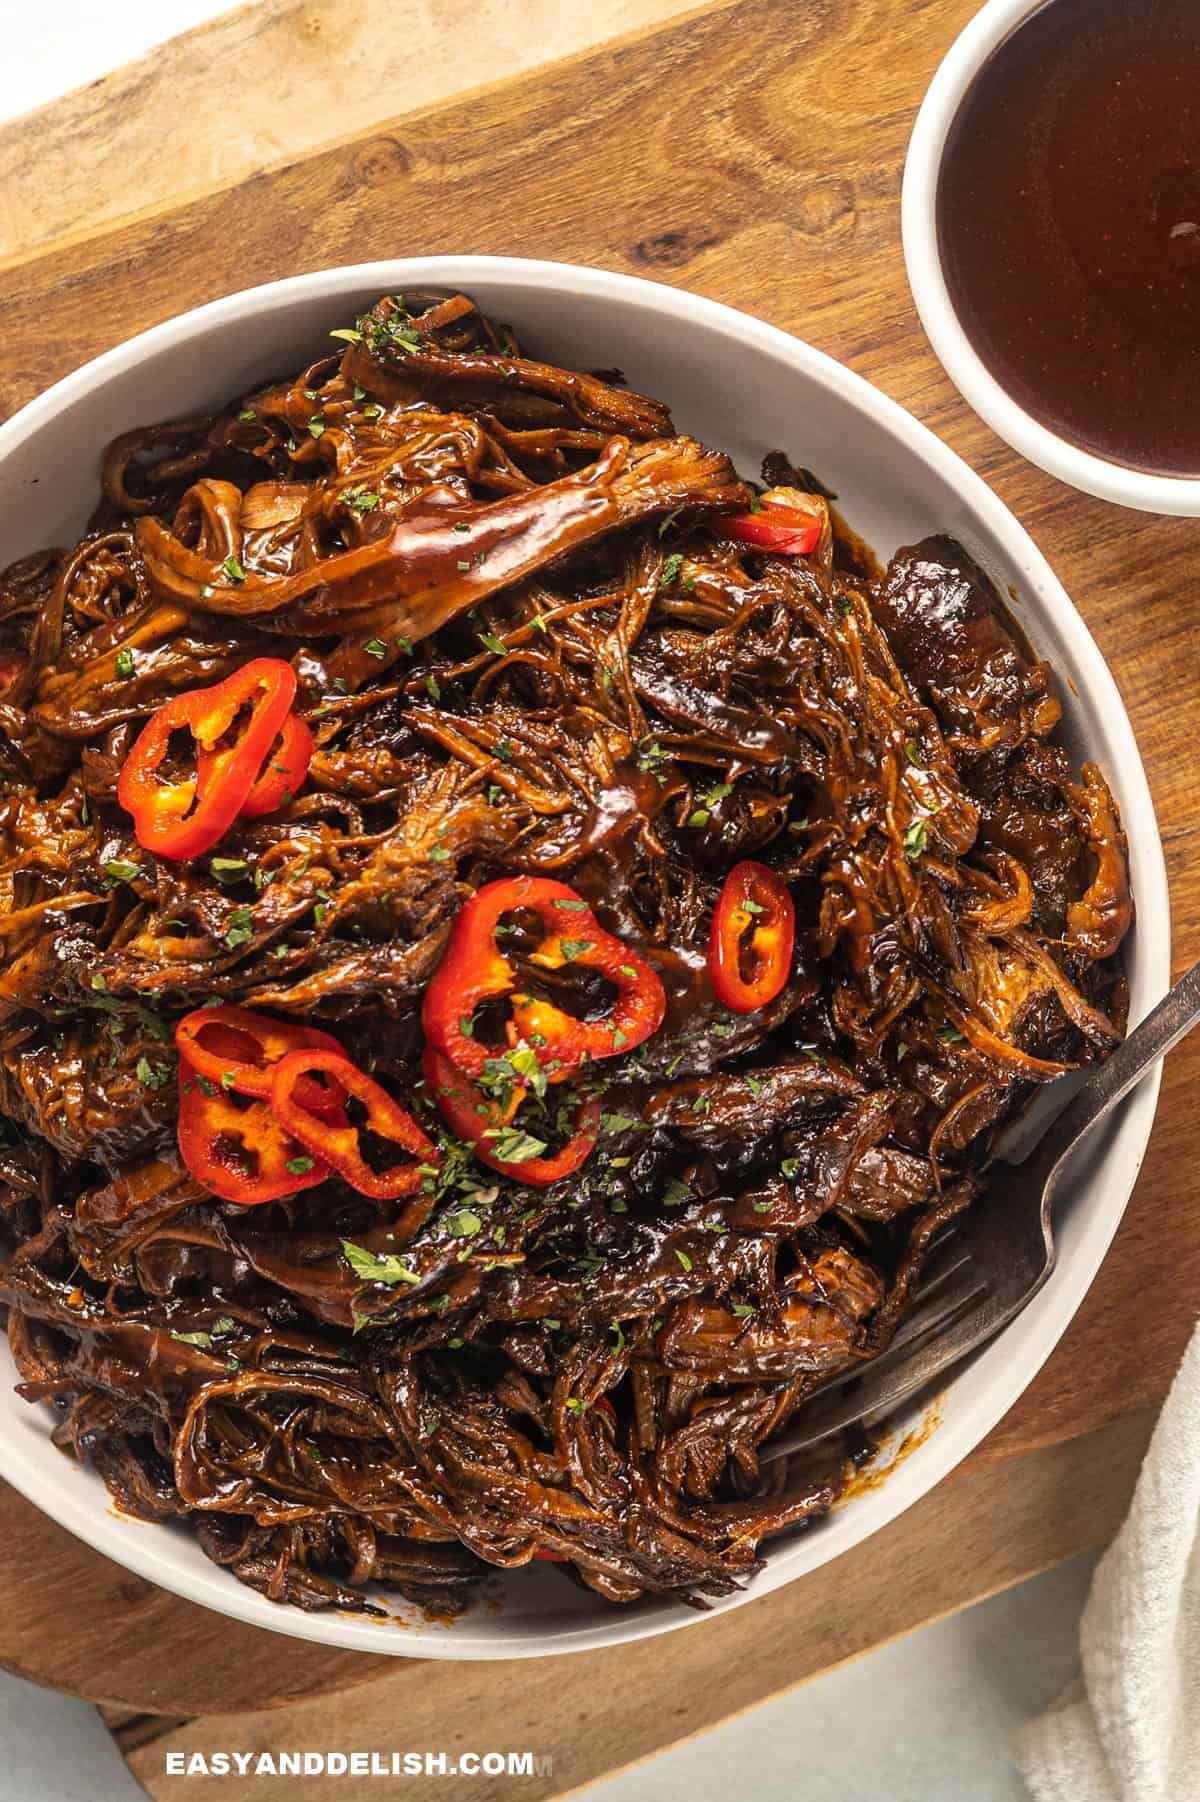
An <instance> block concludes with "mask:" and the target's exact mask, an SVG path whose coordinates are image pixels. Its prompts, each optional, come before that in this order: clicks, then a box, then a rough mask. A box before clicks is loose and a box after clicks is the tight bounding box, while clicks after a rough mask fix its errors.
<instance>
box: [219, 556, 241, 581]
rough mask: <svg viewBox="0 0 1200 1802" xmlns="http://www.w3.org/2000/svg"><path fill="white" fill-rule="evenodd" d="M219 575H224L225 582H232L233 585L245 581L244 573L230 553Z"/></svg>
mask: <svg viewBox="0 0 1200 1802" xmlns="http://www.w3.org/2000/svg"><path fill="white" fill-rule="evenodd" d="M221 573H222V574H223V575H224V577H225V579H226V581H228V582H232V583H234V584H235V585H236V584H237V583H238V582H244V581H245V580H246V572H245V570H244V569H243V568H242V566H241V564H240V563H239V562H238V560H237V558H236V557H235V556H234V554H233V552H232V551H230V553H229V555H228V557H226V559H225V561H224V563H222V565H221Z"/></svg>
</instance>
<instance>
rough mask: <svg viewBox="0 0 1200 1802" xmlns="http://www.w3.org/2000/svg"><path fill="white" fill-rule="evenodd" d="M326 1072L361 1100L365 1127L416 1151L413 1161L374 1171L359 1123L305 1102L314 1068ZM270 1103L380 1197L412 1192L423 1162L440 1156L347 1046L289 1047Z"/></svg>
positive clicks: (330, 1160)
mask: <svg viewBox="0 0 1200 1802" xmlns="http://www.w3.org/2000/svg"><path fill="white" fill-rule="evenodd" d="M318 1071H320V1072H322V1073H323V1074H324V1075H325V1076H326V1078H327V1079H328V1081H329V1084H330V1088H331V1090H333V1091H334V1092H335V1093H336V1091H337V1089H342V1090H344V1091H345V1093H346V1094H347V1096H349V1097H351V1098H352V1099H354V1100H356V1101H360V1102H361V1103H362V1105H363V1108H364V1109H365V1112H366V1119H365V1122H364V1125H365V1128H366V1130H367V1131H369V1132H371V1133H374V1134H375V1135H376V1137H378V1138H380V1139H387V1140H388V1141H389V1142H390V1143H391V1144H393V1145H398V1146H399V1147H400V1148H401V1150H402V1151H407V1152H410V1153H411V1154H412V1158H413V1162H412V1163H404V1164H393V1165H392V1166H391V1168H390V1169H387V1170H372V1169H371V1167H370V1165H369V1164H368V1163H367V1162H366V1159H365V1158H364V1157H363V1154H362V1141H361V1132H360V1128H359V1127H357V1126H355V1125H353V1124H352V1123H351V1122H350V1121H349V1120H347V1119H346V1118H345V1116H344V1115H343V1116H342V1118H341V1119H339V1120H332V1119H330V1118H329V1116H328V1108H327V1109H326V1112H325V1113H324V1114H323V1115H318V1114H317V1113H315V1112H313V1111H312V1110H311V1109H310V1108H309V1107H307V1106H306V1105H305V1103H304V1100H303V1097H304V1094H305V1093H306V1088H307V1084H309V1083H311V1082H312V1080H313V1077H314V1073H316V1072H318ZM271 1106H272V1107H273V1108H274V1110H275V1115H276V1118H277V1119H278V1121H279V1123H280V1125H281V1126H282V1127H283V1128H284V1130H285V1131H287V1132H289V1133H291V1135H292V1137H293V1138H295V1139H299V1141H300V1143H301V1144H302V1145H303V1146H305V1147H306V1148H307V1150H309V1151H311V1152H312V1153H313V1155H314V1157H318V1158H321V1159H322V1160H323V1161H324V1162H325V1163H327V1164H329V1165H330V1166H331V1167H332V1168H333V1169H334V1170H336V1171H337V1173H338V1175H339V1176H343V1177H345V1179H346V1181H347V1182H348V1183H349V1184H350V1186H351V1188H353V1189H357V1190H358V1192H359V1194H360V1195H371V1196H374V1197H375V1198H376V1199H377V1200H379V1201H392V1200H394V1199H395V1198H396V1197H397V1196H400V1195H411V1194H412V1192H413V1190H414V1189H417V1188H419V1187H420V1184H421V1180H422V1177H423V1176H424V1175H426V1174H427V1172H426V1171H423V1170H422V1169H421V1166H422V1164H426V1165H432V1166H433V1167H434V1168H436V1167H437V1166H438V1164H440V1162H441V1158H440V1156H439V1153H438V1151H437V1148H436V1146H435V1145H434V1143H433V1141H432V1139H430V1138H428V1137H427V1135H426V1134H425V1133H424V1132H423V1131H422V1130H421V1128H420V1127H419V1126H418V1125H417V1122H416V1121H415V1120H414V1119H413V1117H412V1115H411V1114H410V1113H409V1112H408V1110H407V1108H403V1107H401V1105H400V1103H399V1102H398V1101H395V1100H393V1098H392V1096H390V1095H389V1094H388V1092H387V1090H386V1089H384V1088H381V1087H380V1085H379V1084H378V1083H377V1082H376V1081H375V1079H374V1077H371V1076H368V1075H367V1073H366V1071H365V1070H360V1069H359V1068H358V1065H357V1064H352V1063H351V1062H350V1059H349V1058H348V1057H347V1056H346V1054H345V1052H344V1051H323V1050H321V1049H319V1048H316V1049H313V1050H305V1051H289V1053H288V1054H287V1056H286V1057H285V1058H284V1059H283V1060H282V1062H281V1063H279V1064H278V1065H277V1066H276V1069H275V1074H274V1076H273V1078H272V1080H271Z"/></svg>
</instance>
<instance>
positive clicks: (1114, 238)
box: [937, 0, 1200, 476]
mask: <svg viewBox="0 0 1200 1802" xmlns="http://www.w3.org/2000/svg"><path fill="white" fill-rule="evenodd" d="M937 227H938V244H939V250H940V254H941V259H942V267H943V270H944V272H945V277H946V283H947V286H948V288H949V291H950V298H951V300H952V302H953V304H954V308H955V311H956V313H957V314H958V318H959V323H960V325H961V326H962V328H963V330H964V331H965V332H966V334H967V336H968V338H969V339H970V340H971V343H972V344H973V345H974V347H975V350H976V352H977V353H978V355H979V356H980V357H981V358H982V360H983V361H984V363H986V364H987V366H988V368H989V370H990V371H991V373H992V374H993V375H994V376H995V378H996V379H997V381H999V382H1000V383H1001V385H1002V386H1003V387H1004V388H1006V389H1007V390H1008V392H1009V393H1010V394H1011V395H1012V397H1013V399H1014V400H1016V401H1018V402H1019V403H1020V405H1021V406H1023V407H1024V408H1025V409H1026V410H1027V411H1028V412H1030V413H1032V414H1033V415H1034V417H1035V418H1037V419H1039V420H1041V422H1042V423H1043V424H1044V425H1047V426H1049V427H1050V428H1051V429H1052V430H1054V431H1055V432H1058V433H1059V434H1060V435H1061V436H1062V437H1064V438H1068V439H1070V440H1072V441H1073V442H1074V443H1075V444H1077V445H1079V446H1081V447H1082V448H1083V449H1085V450H1089V451H1093V452H1096V453H1097V454H1098V455H1100V456H1102V457H1106V458H1108V459H1109V460H1110V461H1112V462H1115V463H1122V464H1126V465H1128V466H1130V467H1132V468H1135V469H1139V470H1144V471H1147V472H1150V473H1154V474H1160V475H1190V476H1200V0H1051V3H1050V4H1049V5H1047V6H1045V7H1044V8H1043V9H1042V10H1041V11H1040V12H1038V13H1035V14H1034V16H1033V17H1032V18H1031V19H1029V20H1027V21H1026V23H1025V24H1024V25H1022V26H1020V27H1019V28H1018V29H1017V30H1016V31H1015V32H1014V33H1013V34H1012V36H1011V37H1010V38H1009V39H1008V41H1007V42H1006V43H1004V44H1002V45H1001V46H1000V48H999V49H998V50H996V51H995V52H994V53H993V54H992V56H991V57H990V58H989V59H988V61H987V62H986V63H985V64H984V66H983V68H982V69H981V70H980V71H979V74H978V75H977V76H976V78H975V80H974V82H973V83H972V85H971V87H970V88H969V89H968V91H967V93H966V95H965V96H964V98H963V101H962V105H961V106H960V107H959V110H958V114H957V116H956V118H955V120H954V123H953V125H952V126H951V129H950V133H949V136H948V138H947V143H946V150H945V154H944V157H943V161H942V169H941V175H940V178H939V183H938V196H937Z"/></svg>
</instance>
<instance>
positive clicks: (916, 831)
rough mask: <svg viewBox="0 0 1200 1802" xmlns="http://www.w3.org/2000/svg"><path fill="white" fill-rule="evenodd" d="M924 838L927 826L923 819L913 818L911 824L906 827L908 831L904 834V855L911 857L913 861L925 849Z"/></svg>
mask: <svg viewBox="0 0 1200 1802" xmlns="http://www.w3.org/2000/svg"><path fill="white" fill-rule="evenodd" d="M926 838H927V828H926V823H925V821H924V820H923V819H920V820H914V821H913V823H912V825H911V826H910V827H909V828H908V831H907V832H906V833H905V834H904V852H905V855H906V856H907V857H911V858H912V860H913V862H914V863H915V862H916V860H917V858H918V857H920V855H921V853H922V851H924V849H925V842H926Z"/></svg>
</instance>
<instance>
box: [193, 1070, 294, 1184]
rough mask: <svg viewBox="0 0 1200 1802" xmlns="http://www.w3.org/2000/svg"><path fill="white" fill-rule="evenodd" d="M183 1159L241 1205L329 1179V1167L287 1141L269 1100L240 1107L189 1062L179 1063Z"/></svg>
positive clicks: (199, 1178) (199, 1176) (202, 1180)
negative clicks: (192, 1067) (190, 1065)
mask: <svg viewBox="0 0 1200 1802" xmlns="http://www.w3.org/2000/svg"><path fill="white" fill-rule="evenodd" d="M178 1130H179V1155H180V1157H181V1158H182V1159H183V1161H184V1163H185V1164H186V1165H187V1168H188V1170H189V1171H190V1172H191V1174H192V1175H193V1176H194V1177H195V1178H196V1181H197V1182H200V1183H203V1184H204V1185H205V1187H206V1188H208V1189H211V1190H212V1192H213V1194H214V1195H219V1196H220V1197H221V1200H222V1201H235V1202H237V1203H238V1204H239V1205H240V1206H241V1207H245V1208H249V1207H257V1206H259V1205H260V1204H261V1203H262V1202H264V1201H278V1200H279V1199H280V1197H281V1196H284V1195H294V1194H296V1192H297V1191H298V1190H300V1189H311V1188H312V1187H313V1185H314V1184H315V1183H321V1182H324V1181H325V1178H326V1177H327V1176H328V1175H329V1166H328V1165H327V1164H325V1163H323V1162H322V1160H321V1159H320V1158H319V1157H315V1156H314V1155H313V1154H312V1153H311V1152H310V1151H309V1150H308V1149H307V1148H306V1147H305V1146H303V1145H300V1144H298V1143H297V1142H296V1141H295V1140H294V1139H291V1138H289V1137H288V1135H287V1133H286V1132H285V1131H284V1129H283V1127H282V1126H280V1124H279V1121H278V1120H277V1119H276V1117H275V1114H274V1113H273V1111H272V1109H271V1105H270V1103H269V1102H267V1101H255V1100H250V1101H247V1102H246V1105H245V1106H244V1107H239V1106H238V1103H237V1102H236V1101H235V1100H234V1098H233V1096H232V1095H230V1094H228V1093H226V1091H225V1090H224V1089H223V1088H221V1087H220V1085H219V1084H216V1083H211V1082H210V1081H209V1080H208V1078H207V1077H206V1076H202V1075H201V1074H200V1072H199V1071H198V1070H193V1069H191V1068H190V1067H189V1065H188V1062H187V1060H186V1058H181V1059H180V1061H179V1129H178Z"/></svg>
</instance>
